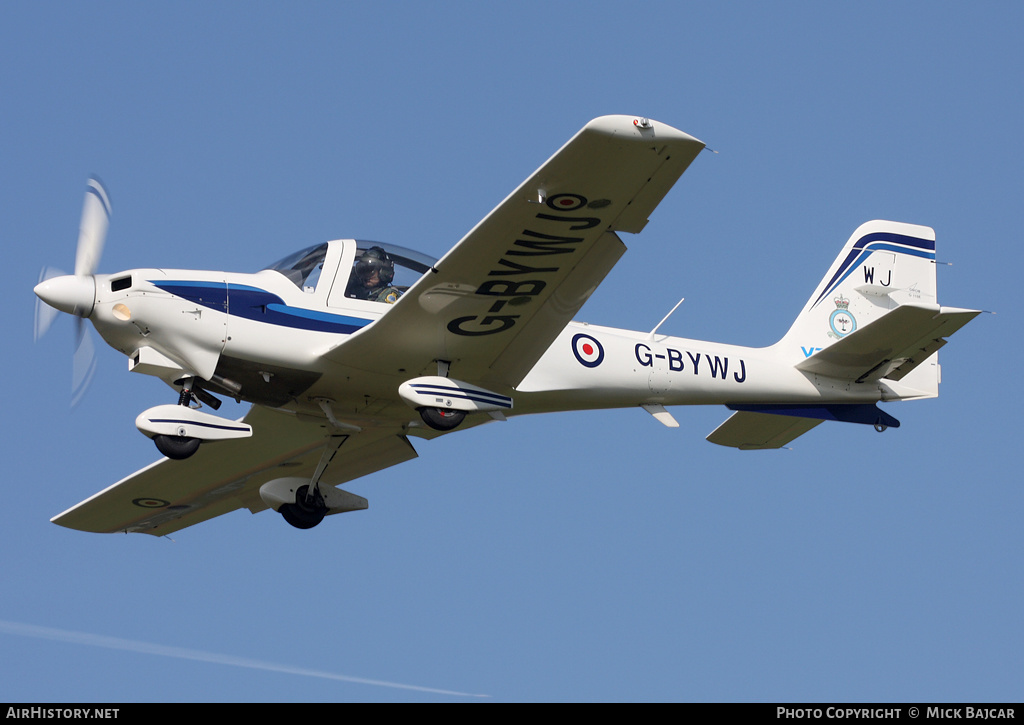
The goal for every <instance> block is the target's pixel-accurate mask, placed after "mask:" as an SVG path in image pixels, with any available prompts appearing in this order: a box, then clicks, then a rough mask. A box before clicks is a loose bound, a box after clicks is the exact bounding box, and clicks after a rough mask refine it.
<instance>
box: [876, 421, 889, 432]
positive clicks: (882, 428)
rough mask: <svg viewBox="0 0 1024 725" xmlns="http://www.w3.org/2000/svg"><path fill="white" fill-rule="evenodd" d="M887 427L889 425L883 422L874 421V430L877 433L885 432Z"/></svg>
mask: <svg viewBox="0 0 1024 725" xmlns="http://www.w3.org/2000/svg"><path fill="white" fill-rule="evenodd" d="M888 429H889V426H887V425H886V424H885V423H875V430H877V431H878V432H879V433H885V431H887V430H888Z"/></svg>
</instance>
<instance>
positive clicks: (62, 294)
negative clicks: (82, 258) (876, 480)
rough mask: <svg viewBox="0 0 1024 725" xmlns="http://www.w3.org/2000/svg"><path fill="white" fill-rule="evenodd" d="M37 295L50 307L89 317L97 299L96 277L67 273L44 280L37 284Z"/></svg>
mask: <svg viewBox="0 0 1024 725" xmlns="http://www.w3.org/2000/svg"><path fill="white" fill-rule="evenodd" d="M34 291H35V293H36V296H37V297H39V299H41V300H42V301H43V302H45V303H46V304H48V305H49V306H50V307H53V308H55V309H58V310H60V311H61V312H67V313H68V314H70V315H78V316H79V317H88V316H89V315H91V314H92V308H93V305H94V304H95V301H96V278H95V277H93V276H92V275H84V274H83V275H72V274H66V275H64V276H62V277H54V278H53V279H47V280H43V281H42V282H40V283H39V284H37V285H36V286H35V290H34Z"/></svg>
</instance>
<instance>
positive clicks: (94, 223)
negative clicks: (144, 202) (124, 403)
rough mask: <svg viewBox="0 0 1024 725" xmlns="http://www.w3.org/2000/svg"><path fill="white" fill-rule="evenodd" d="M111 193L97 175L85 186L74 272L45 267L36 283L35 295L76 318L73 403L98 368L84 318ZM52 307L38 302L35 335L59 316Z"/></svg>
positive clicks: (92, 301) (93, 291)
mask: <svg viewBox="0 0 1024 725" xmlns="http://www.w3.org/2000/svg"><path fill="white" fill-rule="evenodd" d="M110 211H111V209H110V197H109V196H108V194H107V191H106V189H104V188H103V183H102V182H101V181H100V180H99V179H98V178H96V177H95V176H93V177H91V178H90V179H89V181H88V183H87V184H86V187H85V202H84V204H83V206H82V221H81V224H80V225H79V230H78V246H77V248H76V250H75V273H74V274H73V275H69V274H61V273H60V272H59V271H57V270H55V269H52V268H44V269H43V271H42V273H40V276H39V283H38V284H37V285H36V286H35V293H36V296H37V297H39V299H40V300H42V302H45V303H46V304H47V305H49V306H50V307H51V308H53V310H59V311H61V312H67V313H68V314H70V315H74V316H75V317H76V319H75V353H74V365H73V372H72V380H71V396H72V399H71V404H72V405H75V404H76V403H77V402H78V401H79V400H80V399H81V397H82V395H83V394H84V393H85V389H86V387H87V386H88V384H89V381H90V380H92V376H93V372H94V371H95V369H96V361H95V347H94V345H93V343H92V340H91V339H90V338H89V335H88V331H87V330H86V329H85V319H86V318H88V317H89V316H90V315H91V314H92V310H93V306H94V304H95V301H96V278H95V277H94V276H93V275H94V273H95V272H96V267H97V266H98V265H99V261H100V255H102V253H103V244H104V242H106V238H107V229H108V228H109V227H110ZM53 310H49V309H46V307H44V306H42V305H41V304H40V303H39V302H37V303H36V316H35V338H36V340H38V339H39V338H40V337H42V336H43V335H44V334H45V333H46V331H47V330H48V329H50V325H52V324H53V320H54V318H55V317H56V315H55V314H54V311H53Z"/></svg>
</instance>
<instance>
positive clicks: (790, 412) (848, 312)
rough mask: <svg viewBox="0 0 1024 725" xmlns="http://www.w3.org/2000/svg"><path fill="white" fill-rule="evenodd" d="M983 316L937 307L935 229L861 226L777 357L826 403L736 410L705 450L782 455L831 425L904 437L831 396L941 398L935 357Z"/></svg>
mask: <svg viewBox="0 0 1024 725" xmlns="http://www.w3.org/2000/svg"><path fill="white" fill-rule="evenodd" d="M978 314H980V312H979V311H978V310H962V309H957V308H954V307H942V306H940V305H939V304H938V300H937V299H936V292H935V232H934V231H933V230H932V229H930V228H928V227H921V226H916V225H914V224H901V223H899V222H886V221H872V222H868V223H867V224H862V225H861V226H860V228H858V229H857V231H855V232H854V233H853V236H852V237H850V241H848V242H847V243H846V246H845V247H843V251H842V252H841V253H840V254H839V256H838V257H837V258H836V261H835V262H834V263H833V264H832V267H831V268H830V269H829V271H828V273H827V274H826V275H825V277H824V278H823V279H822V280H821V283H820V284H819V285H818V287H817V289H815V290H814V294H812V295H811V298H810V299H809V300H808V301H807V304H806V305H804V308H803V310H802V311H801V312H800V315H799V316H798V317H797V318H796V321H795V322H794V323H793V326H792V327H791V328H790V329H789V332H787V333H786V334H785V336H784V337H783V338H782V339H781V340H780V341H779V342H777V343H776V344H775V345H774V347H773V349H774V351H775V352H776V353H777V354H778V356H779V357H780V358H781V359H782V360H784V361H786V362H789V363H791V364H792V365H793V366H794V367H795V368H796V369H797V370H800V371H801V372H803V373H805V374H807V375H808V376H813V377H814V378H815V382H816V384H817V385H818V387H819V390H821V391H822V397H823V400H822V402H821V403H820V404H806V403H803V404H793V405H787V404H778V403H772V404H761V405H730V406H729V408H730V409H732V410H733V411H735V412H734V413H733V415H732V416H731V417H730V418H729V419H728V420H726V421H725V423H723V424H722V425H721V426H719V427H718V428H717V429H716V430H715V431H714V432H713V433H712V434H711V435H709V436H708V440H709V441H711V442H712V443H718V444H719V445H723V446H730V447H735V448H742V449H764V448H781V447H783V446H785V445H786V444H787V443H789V442H790V441H792V440H793V439H794V438H796V437H798V436H800V435H803V434H804V433H806V432H807V431H809V430H810V429H811V428H814V427H815V426H817V425H819V424H820V423H822V422H823V421H825V420H838V421H843V422H848V423H866V424H871V425H874V427H875V428H876V429H877V430H885V429H886V428H895V427H898V426H899V421H897V420H896V419H895V418H893V417H892V416H890V415H889V414H887V413H885V412H884V411H883V410H881V409H880V408H879V407H878V406H877V405H874V404H873V403H869V404H862V403H846V402H834V403H829V402H828V401H827V398H828V391H830V390H835V391H845V392H850V391H852V390H853V389H854V388H855V387H857V386H858V384H859V385H860V386H862V387H861V388H860V389H861V390H862V391H868V390H870V391H872V392H874V394H875V395H877V399H879V400H881V401H889V400H911V399H915V398H933V397H935V396H937V395H938V394H939V363H938V356H937V355H936V354H935V353H936V352H937V351H938V349H939V348H941V347H942V346H943V345H945V344H946V338H947V337H949V336H950V335H952V334H953V333H954V332H956V331H957V330H959V329H960V328H961V327H963V326H964V325H966V324H967V323H968V322H970V321H971V320H972V319H974V317H976V316H977V315H978Z"/></svg>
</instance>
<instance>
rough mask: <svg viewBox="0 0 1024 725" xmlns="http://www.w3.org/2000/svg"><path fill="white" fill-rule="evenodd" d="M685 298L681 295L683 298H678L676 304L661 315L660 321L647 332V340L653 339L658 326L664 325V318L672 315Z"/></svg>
mask: <svg viewBox="0 0 1024 725" xmlns="http://www.w3.org/2000/svg"><path fill="white" fill-rule="evenodd" d="M685 299H686V298H685V297H683V298H682V299H680V300H679V301H678V302H676V306H675V307H673V308H672V309H671V310H669V311H668V314H667V315H665V316H664V317H662V318H661V322H659V323H658V324H657V325H655V326H654V329H653V330H651V334H649V335H648V336H647V339H648V340H653V339H654V333H656V332H657V331H658V328H659V327H661V326H662V325H664V324H665V320H667V319H668V318H670V317H671V316H672V313H673V312H675V311H676V310H678V309H679V305H681V304H683V301H684V300H685Z"/></svg>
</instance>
